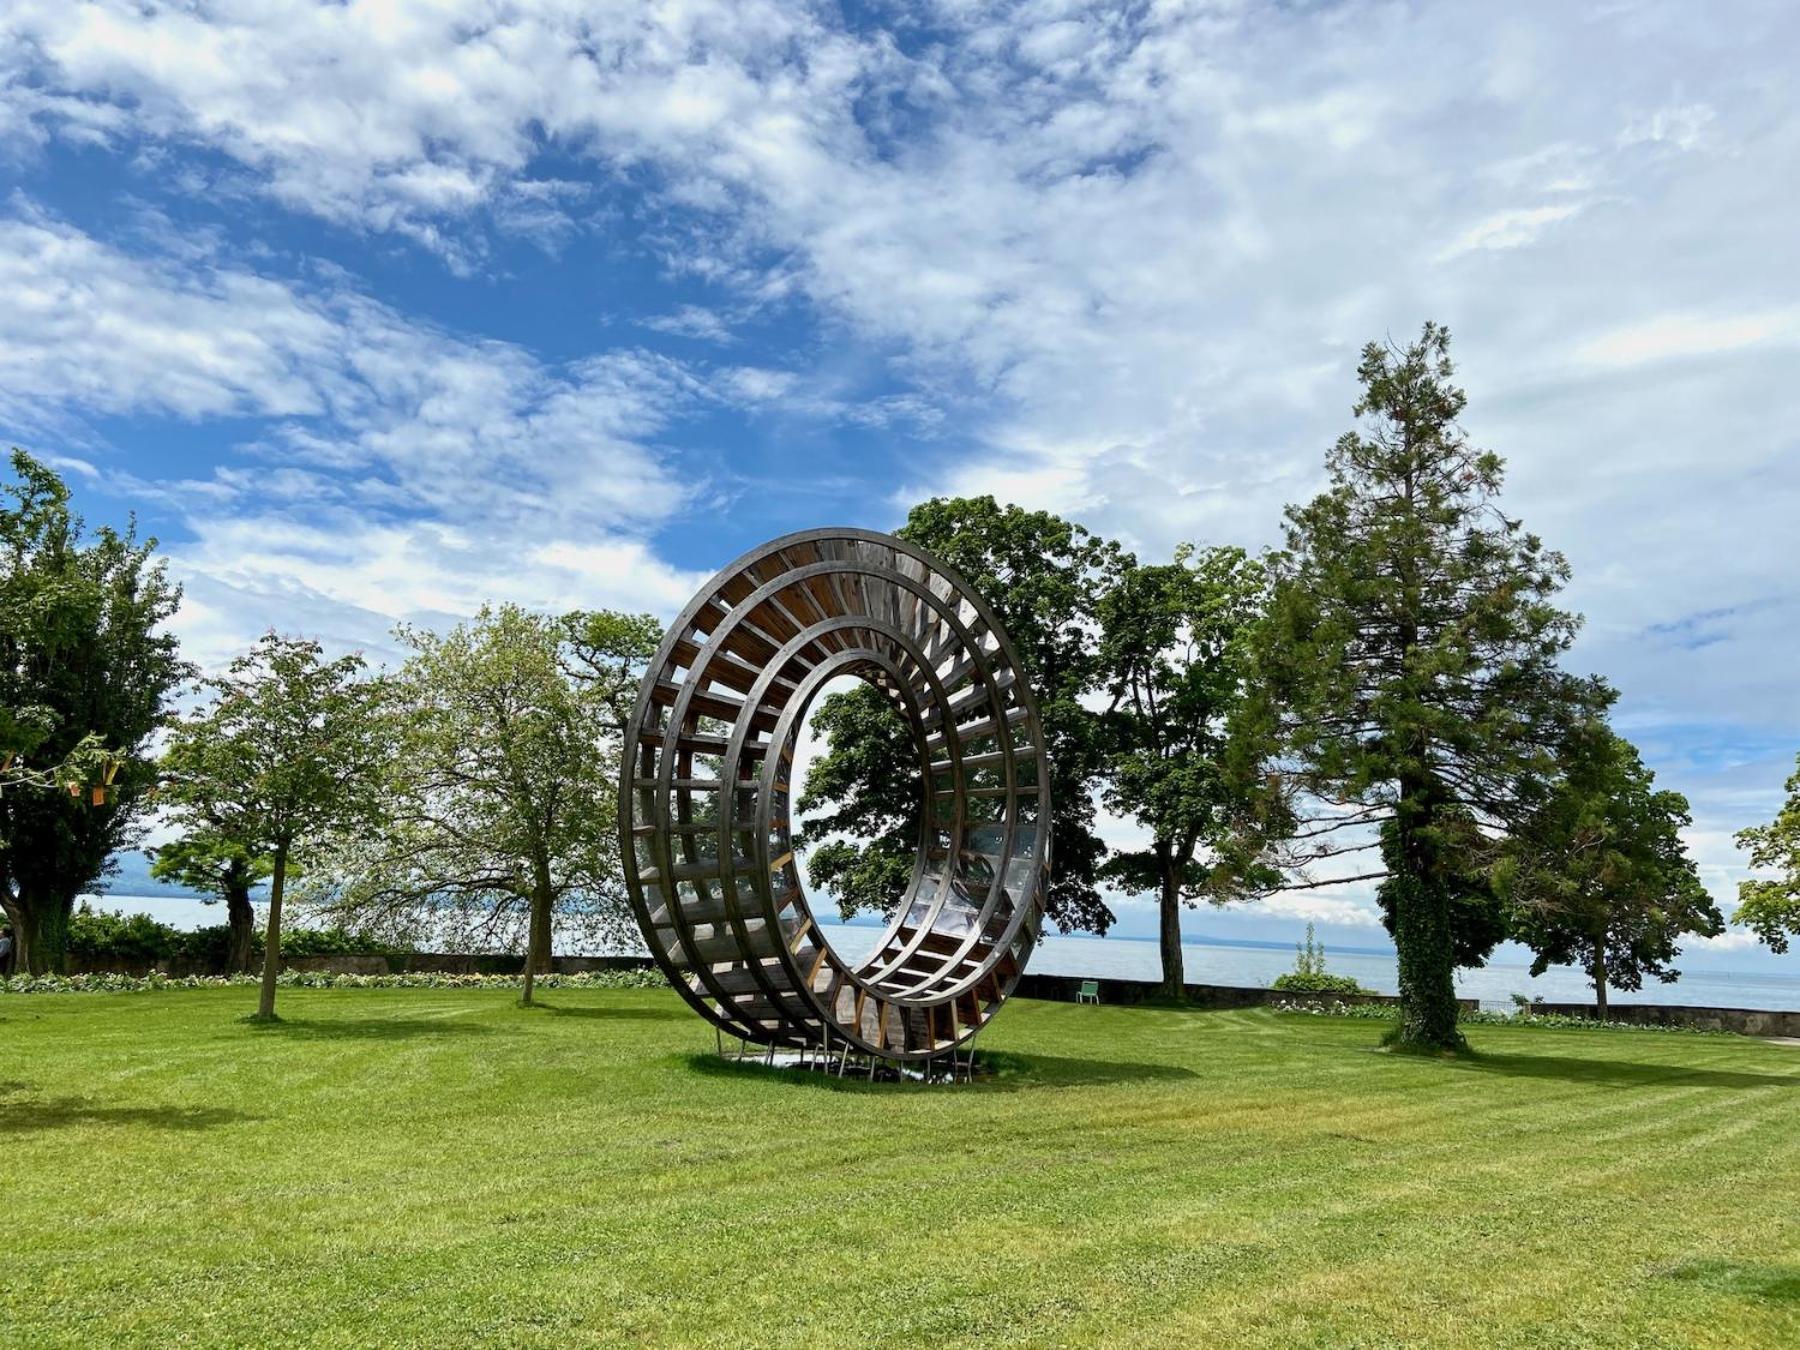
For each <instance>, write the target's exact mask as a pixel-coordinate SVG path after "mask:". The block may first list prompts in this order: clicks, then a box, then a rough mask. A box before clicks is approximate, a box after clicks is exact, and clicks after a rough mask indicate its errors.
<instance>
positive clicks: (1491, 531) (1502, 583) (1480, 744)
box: [1256, 323, 1590, 1050]
mask: <svg viewBox="0 0 1800 1350" xmlns="http://www.w3.org/2000/svg"><path fill="white" fill-rule="evenodd" d="M1453 372H1454V367H1453V366H1452V364H1451V361H1450V334H1449V333H1448V331H1447V330H1445V329H1444V328H1442V327H1440V326H1439V325H1437V324H1435V323H1427V324H1426V325H1425V328H1424V332H1423V333H1422V334H1421V335H1420V338H1419V340H1418V341H1417V342H1415V343H1412V344H1411V345H1409V346H1407V347H1405V348H1398V347H1395V346H1394V345H1392V344H1391V343H1390V344H1382V343H1370V344H1369V345H1368V346H1367V347H1365V348H1364V349H1363V354H1362V361H1361V363H1360V365H1359V366H1358V368H1357V376H1358V379H1359V380H1360V382H1361V384H1362V391H1363V392H1362V396H1361V398H1360V399H1359V400H1358V402H1357V404H1356V406H1355V414H1356V416H1357V417H1358V418H1359V419H1360V425H1359V426H1358V428H1357V429H1356V430H1353V431H1350V432H1348V433H1346V434H1345V435H1344V436H1343V437H1342V438H1341V439H1340V440H1339V441H1338V442H1337V444H1336V445H1335V446H1334V447H1333V448H1332V450H1331V451H1330V453H1329V454H1328V455H1327V457H1326V468H1327V470H1328V471H1329V473H1330V486H1329V487H1328V488H1327V489H1326V490H1325V491H1324V492H1323V493H1321V494H1320V495H1319V496H1318V497H1316V498H1314V499H1313V500H1312V501H1311V502H1309V503H1307V504H1306V505H1304V506H1298V507H1291V508H1290V509H1289V510H1288V513H1287V521H1288V525H1287V550H1286V552H1285V553H1283V554H1281V555H1279V556H1278V557H1277V559H1276V560H1275V573H1276V583H1275V588H1274V599H1273V603H1272V607H1271V615H1270V620H1269V622H1268V624H1267V625H1266V628H1265V631H1264V634H1263V640H1262V642H1261V644H1260V670H1259V678H1258V680H1257V681H1256V686H1257V694H1258V698H1259V701H1260V709H1261V713H1262V717H1263V721H1264V723H1265V725H1266V729H1267V730H1268V731H1269V732H1270V734H1272V735H1273V736H1274V737H1275V744H1276V745H1277V746H1278V747H1279V750H1278V752H1277V759H1276V762H1277V764H1278V765H1279V766H1280V768H1281V769H1283V770H1285V772H1286V774H1287V775H1288V777H1287V781H1288V783H1289V784H1290V786H1291V787H1292V789H1293V790H1294V792H1295V799H1296V803H1297V804H1298V805H1300V806H1301V807H1302V808H1307V807H1310V808H1311V809H1310V810H1305V811H1304V812H1303V818H1302V819H1301V821H1300V822H1299V823H1298V824H1297V825H1296V827H1295V829H1294V837H1295V839H1296V841H1297V852H1298V855H1299V856H1300V857H1303V858H1311V859H1314V860H1318V859H1321V858H1324V857H1327V856H1333V855H1338V854H1345V855H1348V854H1352V853H1356V852H1358V851H1359V850H1362V849H1370V850H1377V849H1378V850H1379V855H1378V856H1379V857H1380V859H1381V862H1380V864H1379V865H1377V866H1374V867H1372V868H1370V869H1369V870H1366V871H1363V872H1361V873H1358V874H1356V875H1354V876H1352V877H1350V878H1340V879H1367V878H1379V879H1380V881H1381V897H1382V901H1383V904H1384V906H1385V907H1386V908H1387V909H1388V910H1389V912H1390V915H1391V922H1392V928H1393V934H1394V943H1395V947H1396V948H1397V950H1398V953H1399V973H1400V997H1401V1019H1400V1025H1399V1028H1398V1030H1397V1032H1396V1035H1395V1040H1396V1043H1397V1044H1398V1045H1401V1046H1403V1047H1407V1048H1420V1049H1430V1050H1445V1049H1453V1048H1456V1047H1459V1046H1460V1045H1461V1037H1460V1035H1459V1033H1458V1031H1457V1028H1456V1000H1455V990H1454V985H1453V974H1454V969H1455V964H1456V960H1457V956H1458V935H1457V930H1456V921H1455V913H1456V904H1457V901H1458V897H1459V896H1460V895H1462V894H1463V893H1464V892H1465V891H1466V889H1467V884H1468V874H1469V869H1470V856H1469V853H1470V848H1471V846H1472V845H1473V844H1475V843H1476V841H1479V840H1481V839H1485V838H1490V837H1492V836H1494V835H1496V834H1501V833H1504V832H1505V831H1506V830H1507V829H1508V828H1510V826H1511V825H1512V824H1513V823H1514V822H1516V821H1517V820H1519V819H1520V818H1521V816H1522V815H1523V814H1524V813H1525V811H1526V810H1527V809H1528V807H1529V806H1530V804H1531V803H1532V802H1533V801H1534V800H1536V799H1537V798H1538V797H1540V796H1541V786H1542V784H1544V783H1545V782H1546V781H1547V779H1548V778H1549V777H1550V775H1551V774H1553V772H1554V768H1555V753H1554V752H1555V747H1556V745H1557V744H1558V742H1559V738H1560V735H1561V729H1562V728H1563V727H1564V726H1565V725H1566V723H1567V719H1568V716H1569V715H1570V713H1571V711H1572V710H1573V709H1574V708H1576V707H1578V706H1579V705H1581V704H1582V702H1583V701H1584V699H1585V698H1586V697H1587V693H1586V691H1587V690H1588V689H1589V688H1590V686H1588V685H1586V684H1584V683H1581V682H1577V681H1574V680H1572V679H1571V678H1569V677H1568V676H1567V675H1566V674H1564V673H1563V672H1562V671H1561V670H1560V669H1559V668H1558V666H1557V659H1558V657H1559V656H1560V655H1561V653H1562V652H1563V651H1564V650H1565V649H1566V648H1567V647H1568V646H1569V644H1570V642H1571V641H1572V640H1573V638H1574V636H1575V632H1576V628H1577V624H1578V620H1577V619H1576V618H1575V617H1574V616H1573V615H1571V614H1569V613H1567V612H1566V611H1564V610H1562V609H1560V608H1558V607H1557V605H1556V603H1555V597H1556V594H1557V591H1558V590H1559V589H1560V587H1561V586H1562V584H1563V582H1564V581H1565V580H1566V578H1567V575H1568V567H1567V564H1566V563H1565V562H1564V561H1563V559H1562V557H1561V556H1560V555H1559V554H1557V553H1554V552H1552V551H1550V550H1548V549H1546V548H1545V547H1544V546H1543V544H1542V543H1541V542H1540V541H1539V540H1538V538H1537V537H1536V536H1535V535H1532V534H1530V533H1528V532H1526V530H1525V529H1524V527H1523V526H1522V525H1521V523H1520V522H1519V521H1517V520H1514V519H1510V518H1509V517H1507V516H1506V515H1505V514H1503V513H1502V512H1501V511H1500V509H1499V507H1498V505H1497V497H1498V495H1499V492H1500V485H1501V477H1502V473H1501V467H1502V466H1501V460H1500V457H1499V456H1498V455H1495V454H1493V453H1491V452H1489V451H1485V450H1480V449H1477V448H1476V447H1474V446H1472V445H1471V444H1470V443H1469V441H1468V439H1467V438H1466V437H1465V435H1464V434H1463V432H1462V431H1461V429H1460V428H1459V427H1458V425H1457V418H1458V416H1459V415H1460V414H1461V413H1462V410H1463V405H1464V401H1465V400H1464V396H1463V392H1462V390H1460V389H1458V388H1457V387H1456V386H1455V385H1454V384H1452V383H1451V376H1452V374H1453ZM1337 840H1343V841H1345V842H1342V843H1338V842H1335V841H1337ZM1465 955H1467V953H1466V951H1465Z"/></svg>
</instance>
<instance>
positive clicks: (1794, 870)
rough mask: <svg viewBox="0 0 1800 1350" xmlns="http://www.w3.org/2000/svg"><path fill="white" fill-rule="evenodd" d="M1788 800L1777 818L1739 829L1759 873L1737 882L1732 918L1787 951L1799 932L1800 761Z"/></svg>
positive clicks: (1775, 947) (1741, 843) (1774, 947)
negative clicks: (1766, 822)
mask: <svg viewBox="0 0 1800 1350" xmlns="http://www.w3.org/2000/svg"><path fill="white" fill-rule="evenodd" d="M1787 794H1788V795H1787V801H1786V802H1784V803H1783V804H1782V807H1781V810H1780V811H1779V812H1778V813H1777V814H1776V816H1775V819H1774V820H1772V821H1770V822H1769V823H1768V824H1767V825H1757V826H1754V827H1753V828H1751V829H1748V830H1744V831H1742V832H1740V833H1739V834H1738V836H1737V842H1738V845H1739V847H1741V848H1747V849H1749V850H1750V866H1751V867H1753V868H1755V869H1757V870H1758V871H1760V872H1762V873H1763V875H1761V876H1757V877H1752V878H1751V879H1750V880H1748V881H1740V882H1739V883H1738V907H1737V912H1736V913H1735V914H1733V915H1732V916H1731V921H1732V922H1733V923H1741V924H1743V925H1744V926H1745V927H1746V928H1749V929H1751V930H1752V931H1753V932H1755V934H1756V935H1757V936H1758V937H1760V938H1761V939H1762V940H1763V941H1764V942H1766V943H1768V944H1769V950H1770V951H1772V952H1785V951H1786V950H1787V949H1788V939H1789V938H1790V937H1800V766H1797V767H1796V768H1795V769H1794V774H1793V777H1791V778H1789V779H1788V780H1787Z"/></svg>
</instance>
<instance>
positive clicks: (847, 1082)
mask: <svg viewBox="0 0 1800 1350" xmlns="http://www.w3.org/2000/svg"><path fill="white" fill-rule="evenodd" d="M682 1062H684V1063H685V1064H686V1065H687V1067H688V1068H689V1069H690V1070H692V1071H693V1072H695V1073H699V1074H705V1075H706V1076H707V1077H710V1078H744V1079H760V1080H762V1081H765V1082H766V1081H768V1080H770V1079H774V1080H777V1081H780V1082H787V1083H793V1084H794V1085H796V1086H798V1087H814V1088H823V1089H825V1090H826V1091H830V1092H975V1093H989V1092H1027V1091H1032V1090H1036V1089H1043V1088H1061V1087H1088V1086H1093V1085H1096V1084H1107V1083H1148V1082H1180V1081H1183V1080H1186V1079H1191V1078H1196V1077H1198V1075H1197V1074H1195V1073H1194V1072H1193V1070H1191V1069H1184V1068H1182V1067H1181V1066H1179V1065H1176V1064H1136V1063H1129V1062H1120V1061H1116V1060H1103V1059H1069V1058H1065V1057H1063V1056H1060V1055H1015V1054H1009V1053H1007V1052H1005V1051H992V1052H989V1051H977V1052H976V1055H975V1064H976V1069H975V1081H974V1082H972V1083H968V1082H959V1083H945V1082H935V1083H919V1082H913V1081H911V1080H908V1081H906V1082H899V1083H895V1082H879V1083H872V1082H870V1081H868V1079H867V1078H865V1077H863V1076H862V1074H861V1073H860V1072H859V1071H858V1070H857V1069H856V1068H855V1066H851V1067H850V1068H848V1069H846V1070H845V1073H844V1077H842V1078H839V1077H837V1076H836V1075H834V1074H830V1073H826V1072H822V1071H820V1070H817V1069H798V1068H790V1067H785V1066H775V1067H771V1066H769V1065H766V1064H764V1063H763V1062H762V1061H761V1060H759V1059H755V1058H751V1059H742V1060H739V1059H721V1058H719V1056H718V1055H716V1054H712V1053H709V1052H704V1051H703V1052H701V1053H699V1054H693V1055H686V1056H683V1057H682Z"/></svg>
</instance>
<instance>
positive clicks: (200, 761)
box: [162, 632, 389, 1019]
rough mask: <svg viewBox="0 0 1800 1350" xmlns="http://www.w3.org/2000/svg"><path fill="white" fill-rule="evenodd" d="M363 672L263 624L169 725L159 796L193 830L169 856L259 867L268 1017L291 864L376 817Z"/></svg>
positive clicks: (371, 701) (370, 706)
mask: <svg viewBox="0 0 1800 1350" xmlns="http://www.w3.org/2000/svg"><path fill="white" fill-rule="evenodd" d="M363 670H364V665H363V660H362V658H361V657H360V656H355V655H351V656H342V657H339V658H337V659H336V660H332V661H328V660H326V659H325V654H324V650H323V648H321V647H320V645H319V644H318V643H317V642H314V641H311V640H310V639H306V638H292V637H283V636H281V635H279V634H277V633H273V632H270V633H266V634H264V635H263V637H262V638H261V640H259V641H258V642H257V644H256V645H255V646H254V647H253V648H251V649H250V651H248V652H246V653H245V654H244V655H242V656H240V657H238V658H237V660H235V661H233V662H232V663H231V666H230V668H229V669H228V670H227V671H226V672H225V674H223V675H219V676H214V677H211V678H209V679H206V680H204V681H202V684H201V688H202V690H203V691H205V692H207V693H209V694H210V695H211V699H210V702H208V703H207V704H205V705H204V706H202V707H200V708H198V709H196V710H195V711H194V712H193V713H191V714H189V715H187V716H185V717H183V718H181V719H179V720H178V721H177V722H176V723H175V726H174V729H173V730H172V731H171V733H170V736H169V744H168V749H167V750H166V751H165V753H164V755H163V760H162V772H163V778H164V784H163V801H164V803H165V804H166V806H167V807H168V809H169V814H170V817H171V819H172V820H173V821H174V822H175V823H176V824H177V825H181V826H185V827H186V828H187V829H188V830H190V831H191V832H192V833H191V834H190V839H191V841H192V842H191V843H190V845H189V847H188V848H187V849H186V850H185V851H184V852H183V853H181V854H178V855H175V857H176V858H178V859H181V860H182V861H184V862H185V863H186V864H188V865H194V866H198V865H200V864H201V862H202V859H203V858H204V859H206V865H208V866H217V865H220V864H221V863H223V865H225V866H228V867H229V866H232V865H234V864H235V865H237V866H239V867H241V868H242V869H243V871H244V872H245V873H249V872H250V871H253V870H255V869H257V868H260V867H263V866H266V867H267V869H268V874H269V921H268V925H267V931H266V934H265V936H264V961H263V987H262V997H261V1002H260V1005H259V1008H258V1016H259V1017H262V1018H265V1019H267V1018H272V1017H273V1016H274V1015H275V977H276V976H277V975H278V974H279V973H280V970H281V911H282V904H283V900H284V896H285V891H286V883H287V876H288V868H289V864H290V862H291V861H292V860H294V859H295V858H304V857H305V855H306V854H307V853H308V852H309V851H311V850H313V849H316V848H318V847H320V846H321V845H322V844H323V843H324V842H325V841H326V840H327V839H328V838H330V837H332V836H333V835H335V834H338V833H341V832H344V831H346V830H361V829H366V828H369V827H370V826H371V825H372V824H373V823H374V822H375V821H376V820H377V819H379V817H380V814H381V803H380V797H379V793H378V790H377V781H378V778H377V774H378V769H379V768H380V766H381V765H382V764H384V763H385V762H386V761H387V759H388V757H389V747H388V744H387V741H386V738H385V737H384V735H383V734H382V733H383V727H382V723H381V719H380V716H379V708H380V699H381V688H382V687H381V684H380V683H379V682H378V681H373V680H368V679H364V678H362V675H363ZM173 865H175V864H174V863H173V862H172V863H171V866H173ZM236 936H237V935H236V934H235V933H234V939H235V938H236Z"/></svg>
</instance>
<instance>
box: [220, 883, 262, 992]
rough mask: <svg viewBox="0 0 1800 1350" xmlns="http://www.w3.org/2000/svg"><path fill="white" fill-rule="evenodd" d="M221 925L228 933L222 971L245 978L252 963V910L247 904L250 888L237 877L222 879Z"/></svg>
mask: <svg viewBox="0 0 1800 1350" xmlns="http://www.w3.org/2000/svg"><path fill="white" fill-rule="evenodd" d="M233 870H234V871H235V870H236V869H233ZM225 923H226V926H227V927H228V928H229V929H230V940H229V941H228V942H227V944H226V952H225V969H226V971H227V972H228V973H231V974H236V973H238V972H240V971H242V972H243V973H245V974H248V973H249V971H250V968H251V965H252V963H253V962H254V961H255V959H256V908H255V906H253V905H252V904H251V903H250V887H249V886H248V885H246V884H245V882H244V880H243V878H242V877H241V876H232V875H228V876H227V877H226V878H225Z"/></svg>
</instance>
